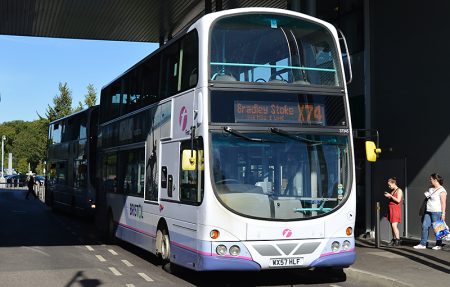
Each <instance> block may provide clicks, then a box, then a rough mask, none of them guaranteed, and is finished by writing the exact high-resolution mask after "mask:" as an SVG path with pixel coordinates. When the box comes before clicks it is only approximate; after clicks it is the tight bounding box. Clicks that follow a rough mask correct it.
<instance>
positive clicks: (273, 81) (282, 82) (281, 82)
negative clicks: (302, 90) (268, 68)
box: [269, 79, 288, 84]
mask: <svg viewBox="0 0 450 287" xmlns="http://www.w3.org/2000/svg"><path fill="white" fill-rule="evenodd" d="M269 83H272V84H287V83H288V82H286V81H285V80H280V79H272V80H270V81H269Z"/></svg>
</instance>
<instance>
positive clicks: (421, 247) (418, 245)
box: [413, 244, 434, 249]
mask: <svg viewBox="0 0 450 287" xmlns="http://www.w3.org/2000/svg"><path fill="white" fill-rule="evenodd" d="M413 248H414V249H427V247H426V246H425V245H422V244H417V245H415V246H414V247H413ZM433 248H434V247H433Z"/></svg>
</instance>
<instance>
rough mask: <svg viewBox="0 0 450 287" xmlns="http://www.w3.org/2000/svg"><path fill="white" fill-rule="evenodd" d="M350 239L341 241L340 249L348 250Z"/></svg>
mask: <svg viewBox="0 0 450 287" xmlns="http://www.w3.org/2000/svg"><path fill="white" fill-rule="evenodd" d="M350 245H351V244H350V241H348V240H345V241H344V243H342V249H344V250H349V249H350Z"/></svg>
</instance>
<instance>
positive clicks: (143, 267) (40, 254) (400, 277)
mask: <svg viewBox="0 0 450 287" xmlns="http://www.w3.org/2000/svg"><path fill="white" fill-rule="evenodd" d="M24 195H25V191H24V190H5V189H0V224H1V226H2V228H1V229H0V286H8V287H9V286H83V287H87V286H128V287H132V286H308V285H314V286H317V287H325V286H327V287H355V286H421V287H422V286H450V276H449V274H450V247H445V248H444V249H443V250H440V251H434V250H431V249H427V250H415V249H413V248H412V245H413V244H416V243H417V242H413V241H406V242H405V245H403V246H401V247H398V248H386V247H382V248H379V249H377V248H375V247H374V244H373V241H371V240H364V239H358V240H357V247H356V251H357V260H356V263H355V264H354V265H353V266H351V267H350V268H348V269H345V270H344V272H330V270H287V271H286V270H283V271H279V270H278V271H268V272H255V273H240V272H212V273H205V274H199V273H195V272H192V271H189V270H185V269H181V270H178V272H177V273H175V274H170V273H168V272H166V271H165V270H164V269H163V268H162V267H161V266H160V265H159V264H158V263H159V262H158V260H157V259H156V258H155V257H154V256H153V255H152V254H150V253H149V252H145V251H143V250H142V249H139V248H136V247H133V246H131V245H129V244H125V243H121V244H119V245H107V244H104V243H103V241H102V238H101V236H100V235H99V233H98V231H97V230H96V228H95V226H94V225H93V224H92V223H91V222H87V221H86V220H82V219H80V218H76V217H72V216H69V215H66V214H63V213H54V212H52V211H51V210H50V209H49V208H48V207H47V206H45V205H44V204H43V203H42V202H40V201H39V200H36V199H30V200H25V199H24Z"/></svg>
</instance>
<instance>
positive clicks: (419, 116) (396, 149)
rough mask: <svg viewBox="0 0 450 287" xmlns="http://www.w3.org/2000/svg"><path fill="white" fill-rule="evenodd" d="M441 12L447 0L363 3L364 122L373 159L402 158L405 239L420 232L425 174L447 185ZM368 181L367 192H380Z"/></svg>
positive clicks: (446, 76) (445, 51) (446, 77)
mask: <svg viewBox="0 0 450 287" xmlns="http://www.w3.org/2000/svg"><path fill="white" fill-rule="evenodd" d="M448 11H450V2H447V1H439V3H438V4H436V5H428V4H427V3H425V2H422V1H388V0H381V1H380V0H376V1H370V18H371V19H370V34H371V35H370V40H371V45H370V50H371V59H370V60H371V75H370V80H371V104H372V109H371V111H372V127H373V128H375V129H378V131H379V132H380V145H381V148H382V149H383V153H382V155H381V160H393V159H398V160H401V159H405V158H406V180H405V181H406V182H404V183H400V184H401V185H402V187H405V186H406V187H407V191H406V199H407V201H406V205H407V209H406V213H407V229H408V233H409V234H408V235H409V236H411V237H420V218H419V217H418V215H417V214H418V208H419V206H420V203H421V200H422V198H423V192H424V191H425V190H426V189H427V188H428V187H429V183H430V182H429V175H430V174H431V173H434V172H437V173H439V174H441V175H442V176H443V177H444V180H446V181H444V186H447V187H448V189H450V137H449V135H450V112H449V110H450V92H449V91H448V87H449V84H450V71H449V67H450V55H449V54H450V53H449V52H450V36H449V33H448V28H447V27H448V26H449V23H448V21H449V14H448ZM375 165H376V163H375ZM375 170H377V169H376V168H373V169H372V171H373V172H374V171H375ZM377 172H380V171H379V169H378V171H377ZM402 172H403V171H401V170H399V171H398V173H402ZM389 176H393V175H386V179H387V177H389ZM394 176H395V174H394ZM380 177H381V178H383V175H380V174H377V175H376V176H373V177H372V178H373V179H376V178H380ZM378 180H379V179H378ZM375 186H377V187H378V186H379V184H378V183H377V184H375V183H374V182H372V192H373V193H377V192H381V191H378V190H375V189H374V187H375Z"/></svg>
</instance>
